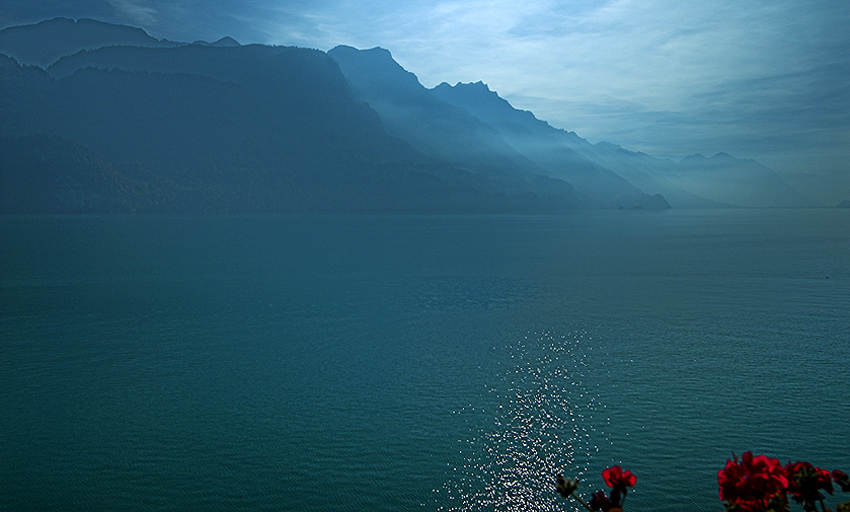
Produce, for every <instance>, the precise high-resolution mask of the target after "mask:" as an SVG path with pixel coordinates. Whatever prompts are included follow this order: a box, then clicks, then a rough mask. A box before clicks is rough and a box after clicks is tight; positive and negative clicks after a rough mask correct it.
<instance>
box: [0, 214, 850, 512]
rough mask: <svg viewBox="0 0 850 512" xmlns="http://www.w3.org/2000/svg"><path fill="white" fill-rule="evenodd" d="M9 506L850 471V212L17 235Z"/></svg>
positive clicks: (319, 497)
mask: <svg viewBox="0 0 850 512" xmlns="http://www.w3.org/2000/svg"><path fill="white" fill-rule="evenodd" d="M0 244H2V245H0V390H2V391H0V436H1V437H0V509H1V510H4V511H5V510H9V511H21V512H24V511H45V510H50V511H78V510H80V511H88V510H127V511H149V510H157V511H158V510H163V511H171V510H175V511H176V510H180V511H182V510H186V511H188V510H204V511H267V510H268V511H272V510H274V511H298V512H319V511H346V512H350V511H368V512H372V511H408V510H425V511H435V510H457V511H477V510H481V511H489V510H499V511H536V510H573V509H574V508H575V507H574V506H573V505H572V504H568V503H566V502H563V501H562V500H556V499H555V498H556V496H555V494H554V491H553V485H552V480H553V476H554V474H555V473H557V472H560V471H563V472H564V473H566V474H567V475H572V476H578V477H580V478H581V479H582V481H583V484H582V492H583V493H584V494H589V493H590V492H591V491H593V490H596V489H597V488H601V487H602V486H603V485H604V484H603V482H602V479H601V477H600V476H599V472H600V471H601V470H602V469H603V468H604V467H606V466H608V465H611V464H613V463H620V464H622V465H623V466H624V467H625V468H627V469H630V470H631V471H633V472H634V473H635V474H636V475H637V486H636V488H635V490H634V491H633V492H632V493H630V494H629V496H628V500H627V502H626V504H627V510H633V511H662V512H663V511H670V512H672V511H681V510H689V511H703V510H704V511H709V510H718V511H719V510H722V507H721V505H720V502H719V500H718V498H717V480H716V475H717V471H718V470H719V469H721V468H722V467H723V465H724V463H725V461H726V459H727V458H728V457H730V456H731V453H732V452H733V451H734V452H736V453H740V452H742V451H745V450H753V451H755V452H757V453H765V454H768V455H772V456H775V457H779V458H780V459H781V460H783V462H785V461H787V460H790V459H794V460H798V459H805V460H809V461H811V462H812V463H814V464H816V465H820V466H822V467H826V468H829V469H833V468H842V469H844V470H845V471H847V470H850V399H848V394H847V390H848V383H850V364H848V362H850V211H848V210H723V211H668V212H664V213H648V212H619V211H618V212H590V213H577V214H574V215H567V216H558V217H523V216H515V217H514V216H458V217H455V216H435V217H432V216H413V217H411V216H360V217H337V216H296V217H286V216H256V217H255V216H233V217H212V218H194V217H87V216H81V217H0Z"/></svg>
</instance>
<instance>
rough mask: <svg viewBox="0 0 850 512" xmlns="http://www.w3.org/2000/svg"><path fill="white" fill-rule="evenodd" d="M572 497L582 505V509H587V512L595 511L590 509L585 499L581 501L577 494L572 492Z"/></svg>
mask: <svg viewBox="0 0 850 512" xmlns="http://www.w3.org/2000/svg"><path fill="white" fill-rule="evenodd" d="M570 497H571V498H573V499H574V500H576V501H577V502H579V503H581V506H582V507H584V508H586V509H587V510H589V511H590V512H593V509H592V508H590V506H589V505H588V504H587V503H585V502H584V500H583V499H581V498H579V497H578V496H576V493H574V492H571V493H570Z"/></svg>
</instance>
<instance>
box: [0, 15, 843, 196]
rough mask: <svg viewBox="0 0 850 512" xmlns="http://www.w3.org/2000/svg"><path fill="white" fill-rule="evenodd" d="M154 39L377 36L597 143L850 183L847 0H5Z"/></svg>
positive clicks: (428, 75)
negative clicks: (724, 159) (730, 160)
mask: <svg viewBox="0 0 850 512" xmlns="http://www.w3.org/2000/svg"><path fill="white" fill-rule="evenodd" d="M55 16H65V17H70V18H80V17H88V18H94V19H99V20H102V21H108V22H114V23H122V24H127V25H133V26H139V27H142V28H144V29H145V30H146V31H147V32H148V33H149V34H150V35H152V36H154V37H156V38H166V39H171V40H177V41H194V40H198V39H201V40H206V41H214V40H217V39H219V38H221V37H223V36H231V37H233V38H235V39H236V40H237V41H239V42H240V43H242V44H247V43H262V44H276V45H294V46H303V47H310V48H318V49H320V50H330V49H331V48H333V47H335V46H337V45H340V44H345V45H350V46H354V47H356V48H362V49H366V48H373V47H375V46H380V47H383V48H386V49H388V50H390V52H391V53H392V54H393V57H394V58H395V60H396V61H398V62H399V64H401V65H402V66H403V67H404V68H405V69H407V70H408V71H411V72H413V73H415V74H416V75H417V76H418V77H419V80H420V81H421V82H422V84H423V85H425V86H426V87H434V86H436V85H438V84H439V83H441V82H448V83H450V84H452V85H454V84H455V83H457V82H475V81H479V80H481V81H484V82H485V83H487V84H488V85H489V87H490V89H491V90H494V91H496V92H498V93H499V95H500V96H502V97H503V98H505V99H507V100H508V101H510V102H511V104H512V105H514V106H515V107H516V108H520V109H524V110H531V111H532V112H534V113H535V115H537V117H538V118H540V119H543V120H545V121H548V122H549V123H550V124H551V125H553V126H555V127H557V128H562V129H565V130H568V131H574V132H576V133H577V134H578V135H579V136H581V137H584V138H586V139H588V140H589V141H591V142H594V143H595V142H599V141H603V140H604V141H609V142H612V143H615V144H620V145H622V146H624V147H626V148H627V149H630V150H634V151H644V152H646V153H649V154H651V155H653V156H658V157H665V158H672V159H674V160H678V159H680V158H682V157H684V156H687V155H691V154H695V153H702V154H704V155H706V156H709V155H712V154H714V153H717V152H720V151H724V152H727V153H730V154H732V155H734V156H737V157H739V158H754V159H756V160H758V161H760V162H762V163H764V164H766V165H768V166H770V167H772V168H774V169H776V170H778V171H780V172H801V173H817V174H821V175H826V176H832V177H839V178H841V182H842V183H850V30H848V29H847V27H850V2H847V0H703V1H700V2H686V1H681V0H582V1H579V0H524V1H522V2H516V1H514V0H464V1H459V0H405V1H403V2H399V1H395V0H362V1H358V2H352V1H344V0H43V1H42V0H38V1H33V0H3V2H2V3H0V26H9V25H18V24H23V23H32V22H37V21H40V20H43V19H48V18H52V17H55ZM848 192H850V190H848Z"/></svg>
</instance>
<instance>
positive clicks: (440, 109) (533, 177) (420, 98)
mask: <svg viewBox="0 0 850 512" xmlns="http://www.w3.org/2000/svg"><path fill="white" fill-rule="evenodd" d="M328 55H329V56H330V57H331V58H332V59H334V60H335V61H336V62H337V64H339V66H340V69H341V70H342V72H343V74H344V75H345V77H346V78H347V79H348V81H349V82H350V83H351V84H352V85H353V87H354V88H355V90H356V91H357V93H358V96H359V97H360V98H362V99H363V100H364V101H366V102H367V103H368V104H369V106H371V107H372V108H373V109H375V110H376V111H377V112H378V114H379V115H380V116H381V119H382V120H383V121H384V123H385V126H386V127H387V130H388V131H389V132H390V133H391V134H392V135H394V136H397V137H399V138H401V139H403V140H405V141H406V142H408V143H410V145H411V146H413V147H414V148H416V149H417V150H419V151H421V152H423V153H425V154H427V155H429V156H432V157H435V158H440V159H446V160H449V161H452V162H457V163H458V164H459V165H461V166H462V167H463V168H465V169H469V170H470V171H472V172H475V173H476V174H481V175H485V176H489V177H493V178H495V179H498V180H500V181H504V182H506V183H510V184H511V185H513V186H518V187H528V188H529V189H530V190H531V191H532V192H534V193H536V194H539V195H544V196H553V197H557V196H561V195H568V196H570V197H571V199H570V201H569V202H570V206H576V205H577V204H578V203H579V199H578V198H575V197H574V196H573V194H574V193H573V189H572V186H571V185H568V184H567V183H565V182H564V181H563V180H560V179H551V177H547V176H546V173H545V172H544V170H542V169H540V168H539V167H538V166H536V165H535V164H534V162H532V161H531V160H529V159H528V158H527V157H525V156H524V155H522V154H520V153H518V152H516V151H515V150H514V149H513V148H511V147H510V146H509V145H508V144H506V143H505V141H504V140H502V138H501V136H500V135H499V134H498V132H497V131H496V130H494V129H493V128H492V127H491V126H488V125H487V124H485V123H482V122H481V121H480V120H479V119H477V118H475V117H474V116H472V115H471V114H470V113H469V112H467V111H466V110H464V109H462V108H458V107H455V106H453V105H450V104H448V103H446V102H444V101H442V100H440V99H439V98H438V97H436V96H435V95H434V94H433V93H432V92H431V91H429V90H428V89H426V88H425V87H424V86H422V84H421V83H419V79H418V78H416V75H414V74H413V73H410V72H408V71H406V70H405V69H404V68H402V67H401V66H400V65H399V64H398V63H396V62H395V60H393V58H392V56H391V55H390V52H388V51H387V50H384V49H382V48H374V49H371V50H357V49H354V48H351V47H348V46H339V47H336V48H334V49H333V50H331V51H329V52H328Z"/></svg>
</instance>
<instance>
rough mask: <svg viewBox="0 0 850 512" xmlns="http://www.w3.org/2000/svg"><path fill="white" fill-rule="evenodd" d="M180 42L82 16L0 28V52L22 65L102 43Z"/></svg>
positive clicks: (161, 44) (44, 62) (43, 63)
mask: <svg viewBox="0 0 850 512" xmlns="http://www.w3.org/2000/svg"><path fill="white" fill-rule="evenodd" d="M178 44H179V43H174V42H171V41H159V40H157V39H154V38H153V37H151V36H149V35H148V34H147V33H146V32H145V31H144V30H142V29H140V28H135V27H128V26H124V25H114V24H111V23H104V22H102V21H96V20H90V19H85V18H81V19H79V20H76V21H75V20H71V19H68V18H54V19H52V20H46V21H42V22H41V23H36V24H35V25H19V26H14V27H6V28H4V29H3V30H0V53H3V54H6V55H8V56H10V57H13V58H14V59H15V60H17V61H18V62H20V63H21V64H32V65H36V66H41V67H47V66H49V65H50V64H52V63H54V62H55V61H56V60H58V59H59V58H60V57H63V56H65V55H72V54H74V53H77V52H78V51H80V50H91V49H95V48H102V47H104V46H116V45H125V46H150V47H166V46H175V45H178Z"/></svg>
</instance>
